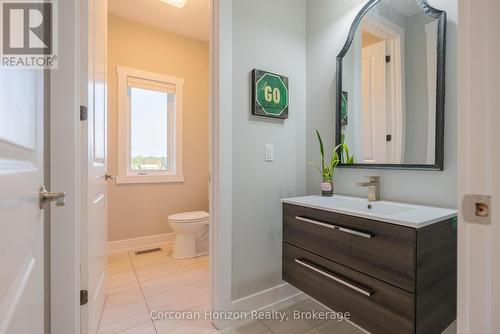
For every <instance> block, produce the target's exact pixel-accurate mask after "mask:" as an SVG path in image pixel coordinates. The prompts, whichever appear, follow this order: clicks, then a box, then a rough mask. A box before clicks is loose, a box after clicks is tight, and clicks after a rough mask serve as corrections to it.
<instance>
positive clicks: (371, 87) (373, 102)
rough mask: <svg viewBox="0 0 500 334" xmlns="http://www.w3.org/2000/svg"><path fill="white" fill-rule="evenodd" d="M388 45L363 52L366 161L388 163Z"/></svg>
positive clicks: (371, 47)
mask: <svg viewBox="0 0 500 334" xmlns="http://www.w3.org/2000/svg"><path fill="white" fill-rule="evenodd" d="M385 50H386V46H385V41H382V42H378V43H376V44H373V45H370V46H367V47H365V48H363V49H362V52H361V82H362V84H361V91H362V97H363V101H362V110H363V160H364V162H365V163H385V162H386V159H387V141H386V134H387V102H386V101H387V94H386V90H387V85H386V83H387V80H386V68H385V67H386V62H385V53H386V51H385Z"/></svg>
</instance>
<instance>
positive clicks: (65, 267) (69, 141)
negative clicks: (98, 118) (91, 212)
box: [49, 0, 81, 334]
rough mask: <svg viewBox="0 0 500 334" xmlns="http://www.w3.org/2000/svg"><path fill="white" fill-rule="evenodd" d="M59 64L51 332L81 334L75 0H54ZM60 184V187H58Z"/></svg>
mask: <svg viewBox="0 0 500 334" xmlns="http://www.w3.org/2000/svg"><path fill="white" fill-rule="evenodd" d="M58 6H59V8H58V10H59V13H60V14H61V15H59V30H58V38H59V55H58V56H59V67H58V69H55V70H51V73H50V129H51V131H50V161H49V164H50V189H58V191H64V192H66V205H65V206H64V207H60V208H58V209H57V210H51V214H50V226H51V231H50V265H51V270H50V272H51V282H50V287H51V288H50V290H51V292H50V299H51V310H50V311H51V323H50V326H51V333H53V334H78V333H80V222H81V218H80V210H81V205H80V197H81V194H80V117H79V106H80V94H79V93H80V92H79V74H80V69H79V66H80V46H79V40H80V38H79V24H80V15H79V11H80V8H79V1H77V0H64V1H58ZM59 189H60V190H59Z"/></svg>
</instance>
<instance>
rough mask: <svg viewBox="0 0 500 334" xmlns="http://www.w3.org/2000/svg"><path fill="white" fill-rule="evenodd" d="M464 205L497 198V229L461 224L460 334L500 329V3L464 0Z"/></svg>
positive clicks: (461, 67)
mask: <svg viewBox="0 0 500 334" xmlns="http://www.w3.org/2000/svg"><path fill="white" fill-rule="evenodd" d="M459 9H460V10H459V22H460V27H459V30H460V33H459V51H458V54H459V64H458V83H459V89H458V92H459V104H458V105H459V113H458V133H459V134H460V135H459V136H458V147H459V149H458V207H459V208H461V206H462V199H463V197H464V195H466V194H484V195H490V196H491V208H490V213H491V221H492V223H491V225H480V224H473V223H468V222H466V221H465V220H464V217H463V212H462V211H463V210H460V213H459V224H458V302H457V305H458V313H457V319H458V333H459V334H461V333H464V334H465V333H498V332H499V331H500V319H499V317H498V314H499V312H500V286H499V285H498V282H500V263H499V261H498V258H497V256H498V254H499V253H500V219H499V215H500V214H499V213H497V211H496V210H499V208H500V194H499V192H498V191H499V188H500V176H499V174H498V172H497V170H498V167H499V166H500V150H499V146H498V144H497V143H498V142H499V140H500V133H499V132H498V131H497V128H496V127H495V126H497V127H498V124H500V114H499V112H498V107H497V105H498V96H499V95H500V84H499V83H498V79H497V78H498V76H499V75H500V65H499V64H498V61H497V58H498V57H497V56H496V55H498V53H499V52H500V36H499V35H498V31H499V29H500V22H499V21H498V19H497V17H496V16H495V15H496V14H497V13H498V12H499V11H500V3H499V2H498V1H497V0H476V1H474V3H472V2H471V1H468V0H459Z"/></svg>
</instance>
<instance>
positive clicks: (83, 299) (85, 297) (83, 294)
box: [80, 290, 89, 306]
mask: <svg viewBox="0 0 500 334" xmlns="http://www.w3.org/2000/svg"><path fill="white" fill-rule="evenodd" d="M88 302H89V292H88V291H87V290H80V306H83V305H87V303H88Z"/></svg>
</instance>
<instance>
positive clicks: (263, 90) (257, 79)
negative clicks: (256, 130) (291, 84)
mask: <svg viewBox="0 0 500 334" xmlns="http://www.w3.org/2000/svg"><path fill="white" fill-rule="evenodd" d="M252 80H253V87H252V88H253V89H252V90H253V107H252V114H253V115H258V116H267V117H274V118H283V119H285V118H288V95H289V94H288V78H287V77H285V76H282V75H278V74H274V73H270V72H265V71H261V70H253V71H252Z"/></svg>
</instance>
